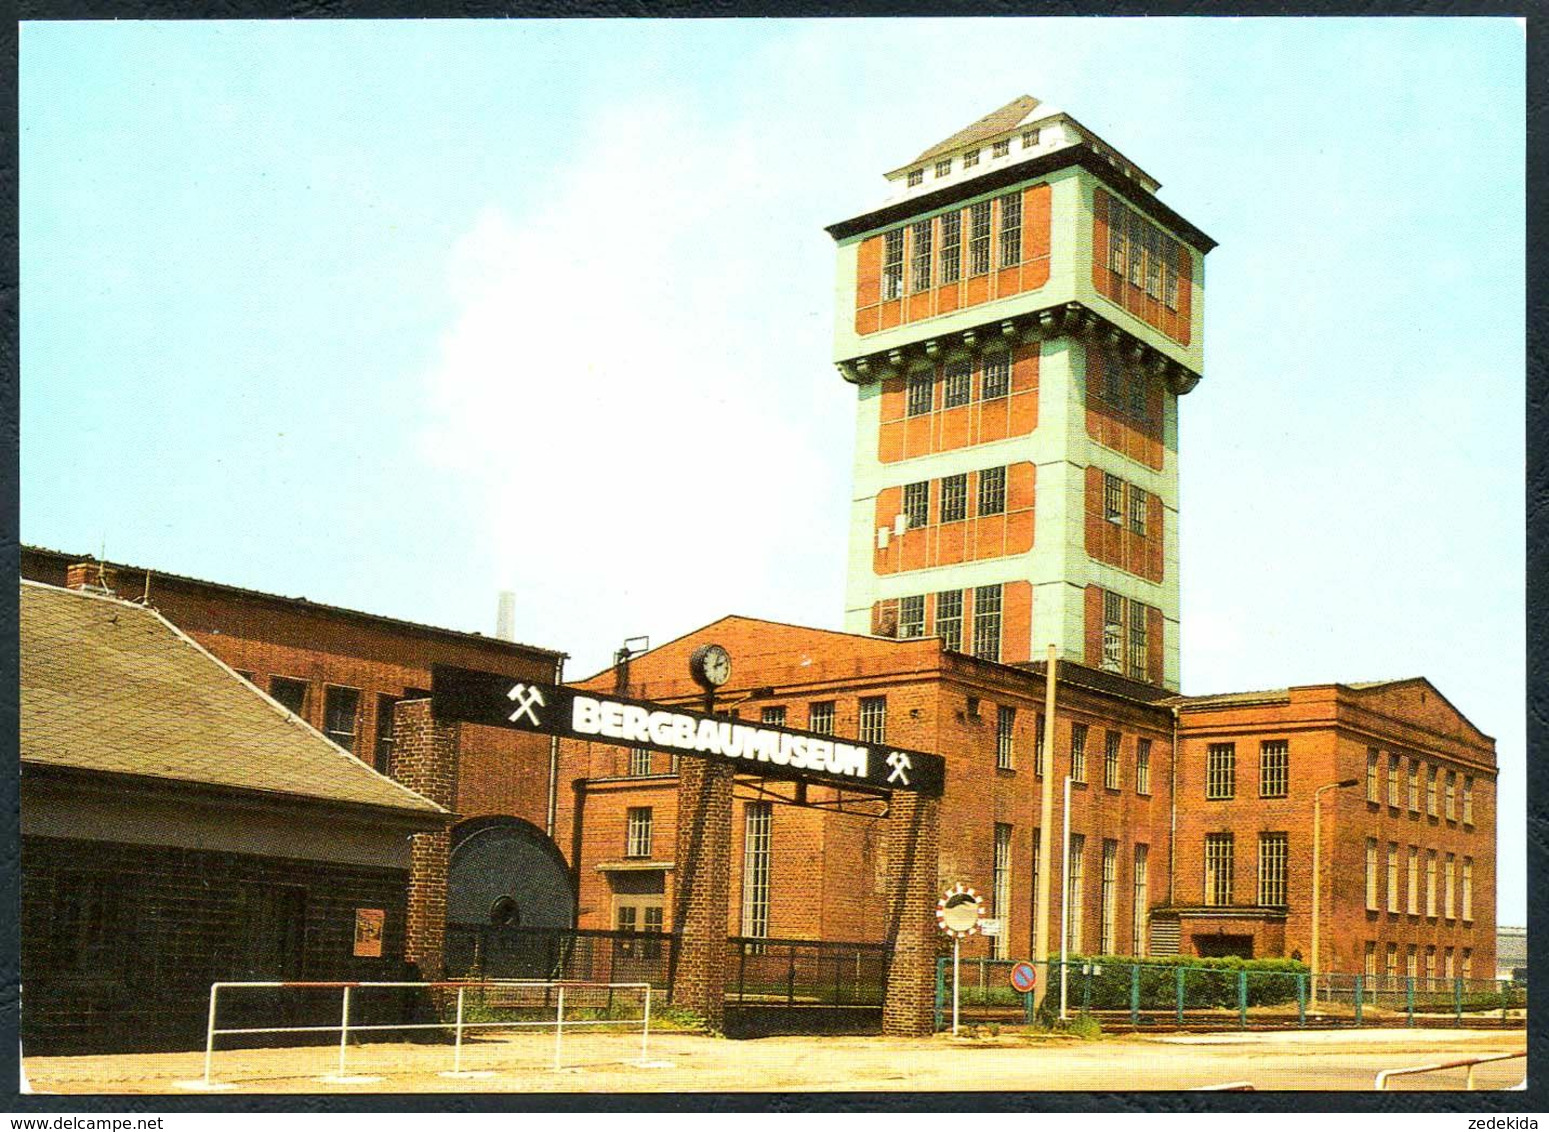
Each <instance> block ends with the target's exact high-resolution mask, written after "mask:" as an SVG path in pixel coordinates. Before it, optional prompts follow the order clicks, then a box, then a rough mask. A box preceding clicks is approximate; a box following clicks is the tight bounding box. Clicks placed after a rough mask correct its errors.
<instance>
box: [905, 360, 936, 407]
mask: <svg viewBox="0 0 1549 1132" xmlns="http://www.w3.org/2000/svg"><path fill="white" fill-rule="evenodd" d="M935 391H936V379H935V377H934V375H933V374H932V373H931V372H930V371H929V370H924V371H920V370H916V371H915V372H914V373H911V374H910V375H909V403H908V405H907V406H906V408H905V412H906V413H907V414H908V415H909V416H911V417H923V416H924V415H925V414H926V413H928V412H930V411H931V404H932V401H933V399H934V396H935Z"/></svg>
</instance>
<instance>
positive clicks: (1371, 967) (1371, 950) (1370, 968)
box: [1365, 939, 1377, 979]
mask: <svg viewBox="0 0 1549 1132" xmlns="http://www.w3.org/2000/svg"><path fill="white" fill-rule="evenodd" d="M1365 970H1366V977H1367V978H1368V979H1375V978H1376V977H1377V941H1376V940H1374V939H1369V940H1367V941H1366V968H1365Z"/></svg>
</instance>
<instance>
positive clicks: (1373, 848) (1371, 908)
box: [1366, 837, 1378, 912]
mask: <svg viewBox="0 0 1549 1132" xmlns="http://www.w3.org/2000/svg"><path fill="white" fill-rule="evenodd" d="M1377 888H1378V885H1377V839H1376V838H1375V837H1368V838H1367V839H1366V910H1367V911H1368V912H1375V911H1376V910H1377V907H1378V898H1377Z"/></svg>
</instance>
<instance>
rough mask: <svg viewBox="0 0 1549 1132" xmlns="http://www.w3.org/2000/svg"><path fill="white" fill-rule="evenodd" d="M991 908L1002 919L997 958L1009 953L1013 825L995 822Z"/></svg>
mask: <svg viewBox="0 0 1549 1132" xmlns="http://www.w3.org/2000/svg"><path fill="white" fill-rule="evenodd" d="M990 881H991V883H990V893H991V910H992V914H993V915H994V917H995V918H996V919H997V920H999V921H1000V934H999V935H997V936H995V937H994V941H995V942H994V952H995V958H996V959H1004V958H1006V956H1007V955H1008V954H1009V950H1008V947H1009V944H1010V942H1011V940H1010V935H1011V933H1010V930H1009V929H1010V926H1011V826H1009V825H1007V824H1006V823H1005V822H996V823H995V857H994V861H993V872H992V875H991V878H990Z"/></svg>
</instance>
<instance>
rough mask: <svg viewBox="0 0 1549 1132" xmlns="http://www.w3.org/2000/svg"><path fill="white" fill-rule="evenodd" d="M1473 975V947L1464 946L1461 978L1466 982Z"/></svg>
mask: <svg viewBox="0 0 1549 1132" xmlns="http://www.w3.org/2000/svg"><path fill="white" fill-rule="evenodd" d="M1473 977H1474V949H1473V948H1472V947H1465V948H1464V949H1463V979H1464V981H1465V982H1467V981H1468V980H1470V979H1472V978H1473Z"/></svg>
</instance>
